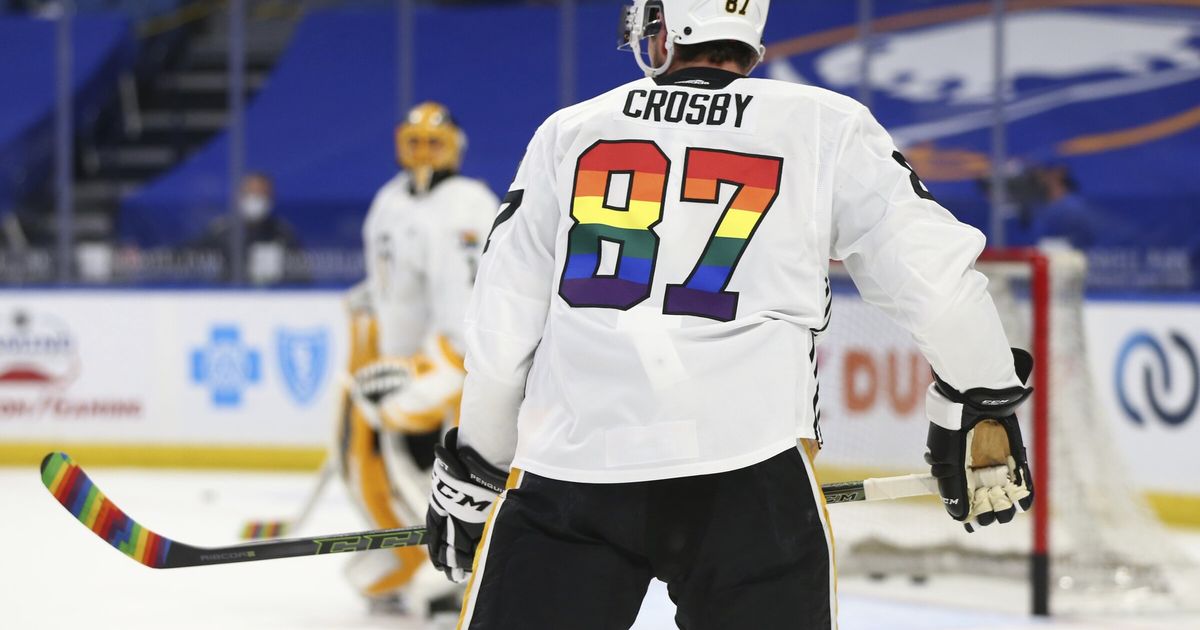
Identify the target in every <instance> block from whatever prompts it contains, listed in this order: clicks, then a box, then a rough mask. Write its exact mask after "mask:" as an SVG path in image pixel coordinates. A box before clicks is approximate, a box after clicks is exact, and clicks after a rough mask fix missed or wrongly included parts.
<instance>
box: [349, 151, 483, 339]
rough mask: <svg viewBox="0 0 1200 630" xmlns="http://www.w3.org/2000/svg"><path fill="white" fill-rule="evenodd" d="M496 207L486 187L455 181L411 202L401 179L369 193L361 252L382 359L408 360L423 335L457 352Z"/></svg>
mask: <svg viewBox="0 0 1200 630" xmlns="http://www.w3.org/2000/svg"><path fill="white" fill-rule="evenodd" d="M498 205H499V201H498V200H497V199H496V196H495V195H494V194H492V191H491V190H489V189H488V187H487V186H486V185H485V184H483V183H482V182H480V181H478V180H474V179H470V178H467V177H463V176H460V175H452V176H450V177H448V178H446V179H444V180H442V181H441V182H440V183H438V184H437V185H436V186H434V187H433V189H432V190H430V191H429V192H428V193H427V194H425V195H421V196H414V195H413V194H412V193H411V192H410V188H409V182H408V175H407V174H404V173H401V174H399V175H397V176H396V177H394V178H392V180H391V181H389V182H388V183H387V184H385V185H384V187H383V188H381V189H380V190H379V192H378V193H376V195H375V199H374V201H372V202H371V209H370V211H369V212H368V213H367V220H366V222H365V223H364V224H363V247H364V250H365V251H364V253H365V255H366V263H367V287H368V290H369V291H370V295H371V303H372V306H374V308H375V313H376V317H377V318H378V322H379V345H380V348H379V351H380V353H381V354H382V355H384V356H409V355H412V354H413V353H415V352H416V351H418V350H419V349H420V348H421V345H422V342H424V341H425V339H426V337H427V336H428V335H430V334H443V335H445V336H446V337H447V338H448V339H449V340H450V342H451V343H452V344H453V345H454V346H455V347H456V348H458V349H459V350H460V351H461V349H462V348H463V341H462V328H463V317H464V314H465V312H466V308H467V302H468V300H469V299H470V295H471V285H472V283H473V281H474V279H475V271H476V269H477V268H478V264H479V253H480V250H481V249H482V248H483V239H484V237H486V236H487V233H488V230H489V229H491V226H492V219H493V218H494V216H495V213H496V207H497V206H498Z"/></svg>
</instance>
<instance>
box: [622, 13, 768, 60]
mask: <svg viewBox="0 0 1200 630" xmlns="http://www.w3.org/2000/svg"><path fill="white" fill-rule="evenodd" d="M770 8H771V0H634V2H633V6H630V7H625V9H624V13H622V15H621V33H620V38H621V41H620V47H622V48H624V47H625V46H629V47H630V48H631V49H632V50H633V56H634V59H636V60H637V64H638V66H639V67H641V69H642V70H643V71H644V72H645V73H646V76H648V77H654V76H658V75H660V74H662V73H663V72H665V71H666V70H667V68H668V67H670V65H671V61H672V59H674V57H675V44H684V45H687V44H699V43H701V42H712V41H717V40H722V39H730V40H733V41H738V42H742V43H743V44H746V45H747V46H750V47H751V48H753V49H754V50H757V51H758V58H759V59H760V60H761V59H762V56H763V53H765V52H766V49H765V48H763V45H762V34H763V28H764V27H765V26H766V25H767V11H768V10H769V9H770ZM664 22H665V24H666V29H667V42H666V43H667V58H666V60H665V61H663V63H662V65H661V66H658V67H657V68H656V67H652V66H650V65H649V64H648V63H647V62H646V60H645V59H643V58H642V46H641V40H643V39H647V38H650V37H653V36H655V35H657V34H658V33H659V31H661V30H662V29H663V24H664Z"/></svg>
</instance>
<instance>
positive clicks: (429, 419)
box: [354, 335, 466, 433]
mask: <svg viewBox="0 0 1200 630" xmlns="http://www.w3.org/2000/svg"><path fill="white" fill-rule="evenodd" d="M465 376H466V371H465V370H464V369H463V362H462V357H461V356H459V355H458V354H457V353H456V352H455V351H454V349H453V347H451V345H450V343H449V342H448V341H447V340H446V339H445V338H444V337H442V336H440V335H438V336H433V337H431V338H430V339H429V340H428V341H427V342H426V343H425V348H424V350H422V351H421V352H418V353H417V354H414V355H413V356H411V357H408V358H405V359H396V358H386V359H380V360H378V361H375V362H374V363H371V364H370V365H367V366H366V367H363V368H362V369H360V370H359V371H358V372H356V373H355V374H354V381H355V385H356V387H357V389H358V391H359V393H361V394H362V397H363V398H365V399H366V401H367V402H368V403H370V404H371V405H372V406H373V407H374V412H373V413H371V414H367V415H368V416H378V418H379V422H380V423H381V424H382V425H383V428H385V429H388V430H390V431H399V432H402V433H428V432H430V431H433V430H435V429H437V428H438V427H440V426H441V425H442V421H443V420H444V419H445V418H447V417H448V416H449V415H450V414H452V413H453V412H454V411H455V409H456V407H457V402H458V398H459V397H460V396H461V395H462V385H463V379H464V378H465ZM373 422H374V421H373Z"/></svg>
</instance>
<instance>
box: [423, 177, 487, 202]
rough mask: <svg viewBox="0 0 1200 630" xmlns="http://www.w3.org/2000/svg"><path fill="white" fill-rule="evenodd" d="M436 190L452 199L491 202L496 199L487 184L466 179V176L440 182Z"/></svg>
mask: <svg viewBox="0 0 1200 630" xmlns="http://www.w3.org/2000/svg"><path fill="white" fill-rule="evenodd" d="M437 190H438V191H439V192H441V193H443V194H446V195H449V196H454V197H467V198H470V199H491V200H494V199H495V198H496V195H495V194H494V193H492V189H491V187H489V186H488V185H487V183H485V182H484V181H483V180H481V179H475V178H474V177H467V176H466V175H452V176H451V177H449V178H447V179H446V181H444V182H442V183H441V184H440V185H439V186H438V187H437Z"/></svg>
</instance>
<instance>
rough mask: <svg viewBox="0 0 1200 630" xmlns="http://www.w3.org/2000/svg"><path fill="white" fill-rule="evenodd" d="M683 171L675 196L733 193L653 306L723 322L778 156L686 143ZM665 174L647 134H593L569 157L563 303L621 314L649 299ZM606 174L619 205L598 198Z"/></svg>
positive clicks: (667, 164)
mask: <svg viewBox="0 0 1200 630" xmlns="http://www.w3.org/2000/svg"><path fill="white" fill-rule="evenodd" d="M683 170H684V173H683V177H684V180H683V187H682V190H681V192H680V201H688V202H698V203H713V204H715V203H719V197H720V185H721V184H722V183H727V184H732V185H734V186H736V187H737V189H736V191H735V192H734V194H733V197H732V199H730V202H729V205H728V206H727V207H726V208H725V210H724V212H722V214H721V218H720V219H719V220H718V221H717V225H716V227H715V229H714V230H713V233H712V235H711V236H710V237H709V240H708V243H707V245H706V246H705V248H704V252H703V253H702V254H701V255H700V260H698V261H697V262H696V265H695V267H694V268H693V269H692V272H691V274H689V275H688V277H687V279H685V280H684V281H683V282H682V283H680V284H668V285H667V287H666V293H665V296H664V300H663V312H664V313H665V314H668V315H695V316H698V317H706V318H709V319H714V320H718V321H729V320H732V319H734V318H735V317H736V316H737V302H738V294H737V292H734V291H726V290H725V289H726V287H727V286H728V285H729V281H730V279H731V278H732V277H733V273H734V270H735V269H736V267H737V263H738V261H739V260H740V259H741V256H742V254H743V252H745V251H746V246H747V245H748V244H749V242H750V239H751V238H753V236H754V233H755V231H756V230H757V228H758V226H759V224H760V223H761V222H762V219H763V217H764V216H766V214H767V211H768V210H770V208H771V205H772V204H773V203H775V199H776V198H777V197H778V196H779V183H780V177H781V174H782V170H783V159H782V158H777V157H769V156H762V155H750V154H745V153H735V152H731V151H718V150H714V149H699V148H689V149H688V150H687V154H686V158H685V159H684V169H683ZM670 171H671V161H670V160H669V159H667V156H666V154H665V153H663V152H662V149H660V148H659V146H658V145H657V144H656V143H654V142H651V141H649V140H621V141H605V140H601V141H599V142H597V143H595V144H593V145H592V146H591V147H589V148H588V149H587V150H586V151H584V152H583V154H582V155H580V156H579V161H578V164H577V167H576V170H575V186H574V189H573V195H572V197H573V198H572V202H571V218H572V219H573V220H574V221H575V225H574V226H572V227H571V230H570V232H569V233H568V235H567V257H566V258H567V260H566V265H565V266H564V268H563V273H562V281H561V283H560V285H559V295H560V296H562V298H563V299H564V300H566V302H567V303H568V304H570V305H571V306H575V307H600V308H615V309H621V310H626V309H629V308H632V307H633V306H635V305H637V304H639V303H641V302H642V301H644V300H645V299H646V298H648V297H650V290H651V282H652V281H653V276H654V261H655V259H656V258H657V256H658V248H659V237H658V235H657V234H655V232H654V226H656V225H658V224H659V222H661V221H662V214H663V206H664V204H665V201H666V190H667V178H668V177H669V175H670ZM615 180H624V181H623V182H622V183H624V184H625V186H624V187H623V188H624V189H625V190H627V191H628V193H627V195H626V197H625V199H624V200H623V205H622V204H613V205H609V203H608V202H611V201H612V200H610V199H607V196H608V193H609V190H610V188H612V187H613V186H614V184H615V183H616V182H615ZM618 189H619V188H618ZM606 249H607V250H608V251H609V252H610V254H609V255H605V250H606ZM606 261H607V262H608V263H609V264H604V263H605V262H606ZM613 261H615V264H613Z"/></svg>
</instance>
